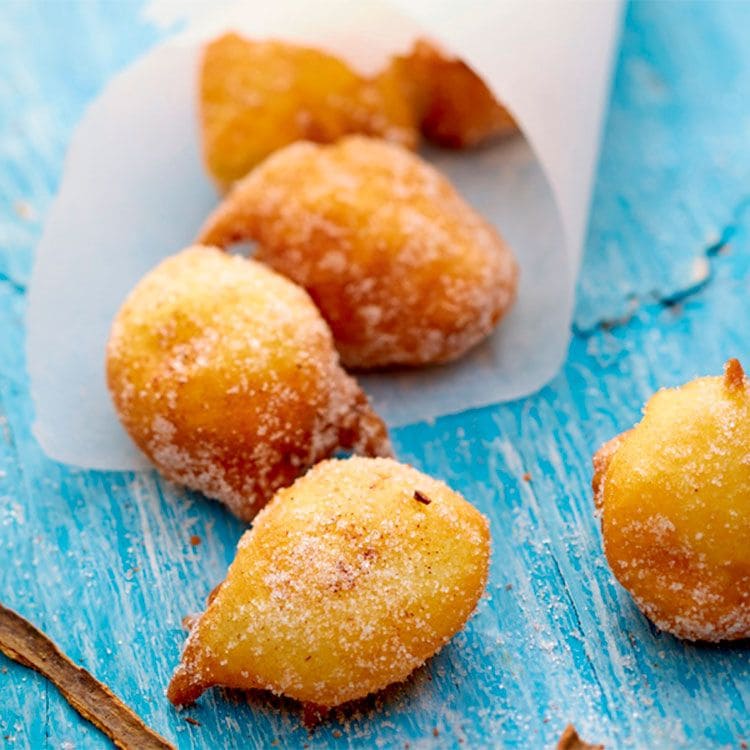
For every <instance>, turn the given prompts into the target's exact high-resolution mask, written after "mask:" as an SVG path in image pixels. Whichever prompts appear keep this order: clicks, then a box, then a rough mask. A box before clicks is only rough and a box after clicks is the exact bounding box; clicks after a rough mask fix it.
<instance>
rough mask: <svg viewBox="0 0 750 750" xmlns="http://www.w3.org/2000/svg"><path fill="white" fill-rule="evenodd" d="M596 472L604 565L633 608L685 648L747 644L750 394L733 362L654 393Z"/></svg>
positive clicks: (601, 456) (602, 454)
mask: <svg viewBox="0 0 750 750" xmlns="http://www.w3.org/2000/svg"><path fill="white" fill-rule="evenodd" d="M594 468H595V475H594V492H595V497H596V502H597V506H598V508H599V509H600V511H601V519H602V535H603V538H604V549H605V552H606V555H607V559H608V561H609V564H610V566H611V568H612V571H613V573H614V574H615V576H616V577H617V579H618V580H619V581H620V583H621V584H622V585H623V586H624V587H625V588H626V589H627V590H628V591H629V592H630V593H631V594H632V596H633V598H634V600H635V602H636V604H637V605H638V606H639V608H640V609H641V610H642V611H643V612H644V613H645V614H646V615H647V616H648V617H649V618H650V619H651V620H652V621H653V622H654V623H655V624H656V625H657V626H658V627H659V628H661V629H662V630H666V631H668V632H670V633H672V634H674V635H676V636H679V637H680V638H687V639H690V640H705V641H720V640H734V639H739V638H748V637H750V383H748V380H747V378H746V377H745V374H744V372H743V370H742V367H741V366H740V363H739V362H738V361H737V360H736V359H732V360H730V361H729V362H727V365H726V368H725V372H724V376H723V377H706V378H699V379H697V380H693V381H692V382H690V383H688V384H687V385H684V386H682V387H681V388H673V389H666V390H661V391H659V392H658V393H656V394H655V395H654V396H653V397H652V398H651V400H650V401H649V402H648V404H647V405H646V408H645V410H644V417H643V420H642V421H641V422H640V423H639V424H638V425H636V426H635V427H634V428H633V429H632V430H630V431H628V432H626V433H623V435H621V436H619V437H618V438H615V440H613V441H610V442H609V443H607V444H605V445H604V446H603V447H602V449H601V450H600V451H599V453H597V455H596V456H595V457H594Z"/></svg>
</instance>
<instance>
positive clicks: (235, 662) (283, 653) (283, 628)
mask: <svg viewBox="0 0 750 750" xmlns="http://www.w3.org/2000/svg"><path fill="white" fill-rule="evenodd" d="M489 544H490V540H489V529H488V524H487V520H486V519H485V518H484V516H483V515H482V514H481V513H479V511H477V510H476V509H475V508H474V507H473V506H472V505H470V504H469V503H468V502H466V500H464V499H463V498H462V497H461V496H460V495H459V494H458V493H456V492H454V491H452V490H451V489H450V488H449V487H447V486H446V485H445V484H444V483H443V482H439V481H437V480H435V479H432V478H430V477H428V476H425V475H424V474H422V473H421V472H419V471H416V470H415V469H413V468H411V467H409V466H405V465H403V464H399V463H397V462H395V461H392V460H390V459H372V458H351V459H348V460H331V461H326V462H323V463H321V464H318V465H317V466H316V467H315V468H313V469H312V470H311V471H309V472H308V473H307V474H306V475H305V476H304V477H302V478H300V479H298V480H297V481H296V482H295V483H294V484H293V485H292V486H291V487H288V488H286V489H283V490H280V491H279V492H277V493H276V496H275V497H274V499H273V500H272V501H271V503H269V505H268V506H267V507H266V508H265V509H264V510H263V511H262V512H261V513H260V514H259V515H258V517H257V518H256V520H255V523H254V524H253V527H252V529H251V530H250V531H248V532H246V533H245V535H244V536H243V537H242V539H241V540H240V543H239V546H238V548H237V556H236V558H235V560H234V562H233V563H232V565H231V567H230V568H229V572H228V574H227V578H226V580H225V581H224V582H223V583H222V584H221V585H220V586H219V587H218V589H217V590H216V591H215V592H214V593H213V594H212V596H211V598H210V599H209V603H208V608H207V609H206V611H205V612H204V613H203V614H202V615H201V616H200V617H199V618H198V620H197V621H196V622H195V624H194V625H193V627H192V629H191V632H190V635H189V637H188V640H187V644H186V647H185V650H184V653H183V655H182V661H181V663H180V665H179V666H178V668H177V670H176V671H175V674H174V676H173V677H172V681H171V683H170V685H169V690H168V696H169V699H170V700H171V701H172V702H173V703H175V704H178V705H183V704H186V703H191V702H193V701H194V700H196V699H197V698H198V697H199V696H200V695H201V693H203V692H204V691H205V690H206V689H207V688H209V687H211V686H213V685H223V686H228V687H232V688H239V689H250V688H262V689H267V690H272V691H273V692H275V693H280V694H284V695H287V696H290V697H292V698H296V699H297V700H300V701H304V702H308V703H314V704H317V705H319V706H325V707H332V706H337V705H339V704H341V703H344V702H346V701H350V700H353V699H356V698H360V697H363V696H365V695H368V694H369V693H372V692H375V691H377V690H380V689H381V688H384V687H386V686H387V685H389V684H391V683H393V682H398V681H401V680H404V679H405V678H406V677H407V676H408V675H409V674H410V673H411V672H412V671H413V670H414V669H416V668H417V667H418V666H419V665H421V664H422V663H423V662H424V661H425V660H426V659H428V658H429V657H430V656H432V655H433V654H435V653H436V652H437V651H438V650H439V649H440V648H441V647H442V646H443V645H444V644H445V643H446V642H447V641H448V640H449V639H450V638H451V637H452V636H453V635H454V634H455V633H456V632H457V631H458V630H460V629H461V628H462V627H463V625H464V624H465V622H466V620H467V619H468V618H469V616H470V614H471V613H472V611H473V610H474V607H475V606H476V604H477V602H478V600H479V598H480V596H481V594H482V591H483V590H484V586H485V582H486V579H487V572H488V564H489Z"/></svg>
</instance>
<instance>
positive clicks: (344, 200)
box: [199, 136, 518, 368]
mask: <svg viewBox="0 0 750 750" xmlns="http://www.w3.org/2000/svg"><path fill="white" fill-rule="evenodd" d="M245 239H252V240H255V241H256V242H257V243H258V248H257V251H256V255H255V257H256V258H257V259H258V260H260V261H262V262H264V263H267V264H268V265H270V266H272V267H273V268H274V269H275V270H277V271H279V272H280V273H282V274H284V275H285V276H288V277H289V278H291V279H292V280H294V281H296V282H297V283H298V284H300V285H302V286H304V287H305V288H306V289H307V291H308V292H309V293H310V296H311V297H312V298H313V300H314V301H315V303H316V304H317V305H318V307H319V309H320V311H321V312H322V314H323V317H324V318H325V319H326V320H327V321H328V324H329V325H330V326H331V330H332V331H333V335H334V339H335V340H336V346H337V348H338V350H339V352H340V354H341V358H342V361H343V362H344V364H345V365H346V366H349V367H356V368H373V367H385V366H392V365H424V364H428V363H435V362H445V361H448V360H452V359H455V358H457V357H459V356H461V355H462V354H463V353H464V352H466V351H467V350H468V349H470V348H471V347H473V346H474V345H476V344H477V343H478V342H480V341H481V340H482V339H483V338H485V337H486V336H487V335H488V334H489V333H490V332H491V331H492V329H493V328H494V326H495V325H496V324H497V323H498V321H499V320H500V319H501V318H502V316H503V315H504V314H505V313H506V312H507V310H508V309H509V307H510V306H511V304H512V302H513V300H514V299H515V293H516V286H517V276H518V270H517V266H516V263H515V261H514V259H513V255H512V253H511V251H510V249H509V248H508V246H507V245H506V244H505V242H504V241H503V240H502V238H501V237H500V236H499V235H498V233H497V232H496V231H495V230H494V228H492V227H491V226H490V224H489V223H488V222H487V221H485V219H483V218H482V217H481V216H479V214H477V213H476V212H475V211H474V210H473V209H472V208H471V207H470V206H469V205H468V204H467V203H466V202H465V201H464V200H463V199H462V198H461V197H460V196H459V195H458V193H457V192H456V190H455V189H454V188H453V186H452V185H451V184H450V182H449V181H448V180H447V179H446V178H445V177H444V176H443V175H441V174H440V173H439V172H438V171H437V170H436V169H434V168H433V167H432V166H430V165H429V164H427V163H426V162H425V161H423V160H422V159H420V158H419V157H418V156H416V155H414V154H412V153H410V152H408V151H406V150H404V149H402V148H400V147H398V146H395V145H393V144H389V143H385V142H383V141H380V140H376V139H369V138H364V137H360V136H350V137H348V138H345V139H343V140H341V141H339V142H338V143H336V144H334V145H328V146H319V145H316V144H312V143H307V142H301V143H296V144H293V145H291V146H288V147H287V148H285V149H283V150H282V151H280V152H278V153H276V154H274V155H273V156H272V157H270V158H269V159H267V160H266V161H265V162H264V163H263V164H262V165H261V166H259V167H258V168H257V169H255V170H254V171H253V172H251V173H250V174H249V175H248V176H247V177H246V178H245V179H244V180H242V181H241V182H239V183H238V184H237V185H236V186H235V188H234V189H233V190H232V192H231V193H230V194H229V195H228V196H227V198H226V199H225V200H224V202H223V203H222V204H221V205H220V206H219V208H218V209H217V210H216V211H215V212H214V213H213V214H212V215H211V216H210V217H209V218H208V220H207V222H206V224H205V225H204V226H203V229H202V230H201V233H200V239H199V241H200V242H203V243H206V244H212V245H218V246H220V247H227V246H228V245H230V244H232V243H233V242H236V241H239V240H245Z"/></svg>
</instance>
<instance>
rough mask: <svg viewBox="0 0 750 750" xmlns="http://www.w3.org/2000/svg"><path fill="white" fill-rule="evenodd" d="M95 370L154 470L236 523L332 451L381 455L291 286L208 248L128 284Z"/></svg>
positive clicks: (348, 382)
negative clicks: (223, 508)
mask: <svg viewBox="0 0 750 750" xmlns="http://www.w3.org/2000/svg"><path fill="white" fill-rule="evenodd" d="M107 378H108V384H109V388H110V391H111V394H112V398H113V400H114V404H115V408H116V410H117V413H118V415H119V417H120V419H121V421H122V423H123V425H124V426H125V428H126V429H127V431H128V432H129V433H130V435H131V437H132V438H133V440H134V441H135V442H136V443H137V445H138V446H139V447H140V448H141V450H143V452H144V453H145V454H146V455H147V456H148V457H149V458H150V459H151V460H152V461H153V462H154V464H155V465H156V466H157V468H158V469H159V470H160V471H161V472H162V473H163V474H164V475H165V476H166V477H168V478H169V479H172V480H174V481H176V482H179V483H180V484H184V485H187V486H188V487H191V488H193V489H195V490H199V491H201V492H203V493H204V494H206V495H207V496H208V497H212V498H216V499H218V500H221V501H222V502H223V503H225V504H226V505H227V506H228V507H229V508H230V510H232V511H233V512H234V513H235V514H236V515H237V516H239V517H240V518H242V519H245V520H250V519H251V518H252V517H253V516H254V515H255V513H256V512H257V511H258V509H259V508H261V507H262V506H263V504H264V503H265V502H266V501H267V500H268V499H270V497H271V496H272V495H273V493H274V491H275V490H276V489H278V488H279V487H282V486H285V485H288V484H291V483H292V482H293V481H294V479H295V478H296V477H297V476H299V474H301V473H302V472H304V471H305V470H306V469H307V468H309V467H310V466H312V465H313V464H315V463H316V462H317V461H319V460H320V459H322V458H326V457H327V456H330V455H333V454H334V453H335V452H336V451H338V450H347V449H348V450H353V451H356V452H361V453H364V454H366V455H375V456H381V455H390V444H389V441H388V436H387V431H386V428H385V425H384V424H383V422H382V420H380V418H379V417H378V416H377V415H376V414H375V413H374V412H373V411H372V408H371V407H370V405H369V403H368V401H367V399H366V397H365V396H364V394H363V393H362V391H361V390H360V388H359V387H358V385H357V384H356V382H355V381H354V380H353V379H352V378H351V377H349V376H348V375H347V374H346V373H345V372H344V371H343V370H342V369H341V367H340V366H339V363H338V356H337V354H336V351H335V349H334V348H333V342H332V339H331V334H330V331H329V330H328V327H327V326H326V324H325V321H323V319H322V318H321V317H320V314H319V313H318V311H317V309H316V308H315V306H314V305H313V303H312V301H311V300H310V298H309V297H308V295H307V294H306V293H305V292H304V290H302V289H300V288H299V287H297V286H295V285H294V284H292V283H291V282H289V281H287V280H286V279H284V278H283V277H281V276H279V275H278V274H276V273H274V272H273V271H271V270H270V269H268V268H266V267H265V266H263V265H261V264H260V263H256V262H255V261H250V260H246V259H244V258H240V257H235V256H229V255H226V254H224V253H222V252H221V251H219V250H217V249H215V248H207V247H193V248H190V249H188V250H185V251H183V252H182V253H180V254H178V255H176V256H173V257H172V258H169V259H167V260H166V261H164V262H163V263H162V264H161V265H159V266H158V267H157V268H155V269H154V270H153V271H151V272H150V273H149V274H147V275H146V277H145V278H144V279H143V280H142V281H141V282H140V283H139V284H138V285H137V286H136V288H135V289H134V290H133V292H132V293H131V294H130V296H129V297H128V299H127V300H126V301H125V303H124V305H123V306H122V308H121V310H120V312H119V313H118V315H117V317H116V319H115V321H114V324H113V326H112V331H111V334H110V339H109V343H108V347H107Z"/></svg>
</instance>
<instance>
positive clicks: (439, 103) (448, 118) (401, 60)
mask: <svg viewBox="0 0 750 750" xmlns="http://www.w3.org/2000/svg"><path fill="white" fill-rule="evenodd" d="M391 67H392V68H394V69H395V70H396V71H398V72H399V73H400V74H401V75H402V76H403V77H404V80H405V81H406V82H407V83H408V85H409V86H411V90H412V98H413V101H414V106H415V107H416V111H417V117H418V120H419V124H420V128H421V130H422V134H423V135H424V136H425V137H426V138H428V139H429V140H431V141H434V142H435V143H437V144H439V145H441V146H444V147H446V148H467V147H471V146H476V145H479V144H480V143H483V142H485V141H487V140H489V139H491V138H497V137H502V136H506V135H510V134H512V133H516V132H518V125H517V124H516V122H515V120H514V119H513V117H512V116H511V114H510V113H509V112H508V110H507V109H505V107H503V106H502V104H500V103H499V102H498V101H497V100H496V99H495V97H494V95H493V93H492V92H491V91H490V89H489V88H488V87H487V85H486V84H485V83H484V81H483V80H482V79H481V78H480V77H479V76H478V75H477V74H476V73H475V72H474V71H473V70H472V69H471V68H470V67H469V66H468V65H467V64H466V63H465V62H463V60H459V59H458V58H456V57H452V56H450V55H448V54H446V53H445V52H443V51H442V50H440V49H439V48H438V47H437V46H436V45H435V44H433V43H431V42H428V41H427V40H426V39H419V40H418V41H417V42H416V43H415V45H414V48H413V49H412V50H411V52H410V53H409V54H408V55H404V56H402V57H396V58H395V59H394V60H393V62H392V65H391Z"/></svg>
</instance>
